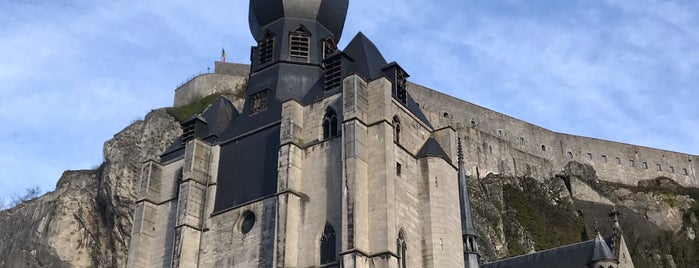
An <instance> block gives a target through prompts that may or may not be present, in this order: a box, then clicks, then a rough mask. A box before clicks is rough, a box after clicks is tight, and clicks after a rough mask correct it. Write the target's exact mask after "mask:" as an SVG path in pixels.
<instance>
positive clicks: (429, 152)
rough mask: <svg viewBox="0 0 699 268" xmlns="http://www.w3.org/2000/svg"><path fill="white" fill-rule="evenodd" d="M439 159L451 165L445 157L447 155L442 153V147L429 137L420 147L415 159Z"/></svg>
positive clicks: (449, 160)
mask: <svg viewBox="0 0 699 268" xmlns="http://www.w3.org/2000/svg"><path fill="white" fill-rule="evenodd" d="M429 156H432V157H441V158H444V160H447V162H449V163H451V159H450V158H449V156H448V155H447V153H445V152H444V149H442V146H440V145H439V143H438V142H437V140H435V139H434V138H432V137H430V138H429V139H427V141H426V142H425V144H424V145H422V148H421V149H420V151H419V152H418V153H417V158H423V157H429Z"/></svg>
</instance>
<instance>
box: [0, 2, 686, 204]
mask: <svg viewBox="0 0 699 268" xmlns="http://www.w3.org/2000/svg"><path fill="white" fill-rule="evenodd" d="M247 3H248V1H245V0H238V1H223V0H214V1H207V3H201V2H195V1H179V0H177V1H162V0H154V1H133V0H124V1H84V0H63V1H46V0H34V1H20V0H2V1H0V40H2V42H0V123H2V125H3V127H2V128H0V147H1V148H2V150H1V152H2V153H0V197H6V198H7V197H11V196H13V195H17V194H19V193H21V192H22V191H23V190H24V189H25V188H27V187H31V186H33V185H38V186H40V187H41V188H42V190H44V191H50V190H53V188H54V186H55V182H56V181H57V180H58V178H59V177H60V175H61V173H62V172H63V171H64V170H66V169H86V168H92V167H95V166H98V165H99V164H100V163H101V162H102V145H103V143H104V141H106V140H108V139H109V138H111V137H112V136H113V135H114V134H115V133H117V132H118V131H119V130H121V129H123V128H124V127H126V126H127V125H129V124H130V123H131V122H132V121H134V120H137V119H141V118H142V117H143V116H144V115H145V114H146V113H147V112H149V111H150V110H151V109H155V108H159V107H165V106H169V105H171V104H172V98H173V93H174V90H175V88H176V87H177V86H178V85H179V84H180V83H182V82H184V81H185V80H186V79H187V78H188V77H190V76H192V75H194V74H196V73H198V72H201V71H206V69H207V67H209V68H213V62H214V61H215V60H218V59H219V57H220V53H221V48H222V47H224V48H225V49H226V51H227V55H228V61H234V62H243V63H246V62H248V59H249V51H250V46H252V45H254V42H253V40H252V38H251V37H250V33H249V28H248V25H247ZM698 14H699V2H697V1H656V0H635V1H628V0H604V1H603V0H600V1H586V0H569V1H568V0H567V1H553V0H548V1H544V0H532V1H516V0H498V1H495V0H482V1H470V0H468V1H466V0H444V1H437V2H435V1H431V0H430V1H428V0H411V1H405V0H382V1H373V0H350V10H349V15H348V18H347V23H346V26H345V31H344V34H343V39H342V40H341V42H340V47H341V48H343V47H344V46H345V45H346V44H347V42H348V41H349V40H350V39H351V38H352V37H353V36H354V34H356V33H357V32H358V31H362V32H364V34H366V35H367V36H368V37H369V38H370V39H372V40H373V41H374V42H375V43H376V45H377V46H378V47H379V49H380V50H381V51H382V52H383V53H384V56H385V57H386V59H387V60H389V61H394V60H395V61H397V62H399V63H400V64H401V65H402V66H403V67H404V68H405V69H406V70H407V71H408V72H409V73H410V74H411V80H412V81H413V82H417V83H420V84H423V85H425V86H428V87H431V88H434V89H437V90H439V91H442V92H444V93H447V94H450V95H454V96H457V97H459V98H461V99H464V100H467V101H470V102H472V103H475V104H478V105H481V106H484V107H487V108H490V109H493V110H496V111H499V112H502V113H505V114H508V115H511V116H514V117H516V118H520V119H522V120H525V121H528V122H531V123H534V124H536V125H539V126H542V127H545V128H548V129H551V130H553V131H558V132H564V133H571V134H577V135H582V136H590V137H595V138H601V139H608V140H614V141H619V142H626V143H632V144H638V145H643V146H650V147H656V148H661V149H667V150H672V151H679V152H684V153H690V154H699V135H697V134H696V133H699V119H698V118H697V117H698V116H699V108H697V107H699V105H697V104H696V101H697V100H699V90H698V87H699V28H697V27H696V25H699V15H698Z"/></svg>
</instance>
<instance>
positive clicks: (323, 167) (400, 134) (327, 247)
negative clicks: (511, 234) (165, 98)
mask: <svg viewBox="0 0 699 268" xmlns="http://www.w3.org/2000/svg"><path fill="white" fill-rule="evenodd" d="M347 8H348V0H251V1H250V13H249V16H250V17H249V20H250V31H251V33H252V35H253V37H254V38H255V40H256V42H257V44H256V46H254V47H252V49H251V54H250V59H251V66H250V76H249V80H248V81H249V82H248V85H247V88H246V92H245V103H244V105H243V108H242V110H236V108H235V107H234V106H233V105H232V102H231V101H230V100H228V99H227V98H225V97H221V98H220V99H218V100H217V101H216V102H215V103H214V104H213V105H211V106H209V107H208V108H207V109H205V111H204V112H202V113H201V114H200V115H196V116H194V117H192V118H191V119H189V120H187V121H185V122H184V123H182V128H183V130H184V134H183V135H182V136H181V137H180V138H179V139H178V140H177V141H175V143H173V145H171V146H170V147H169V148H168V149H167V150H166V152H165V153H164V154H163V155H161V157H160V159H159V160H158V161H155V160H154V161H151V162H148V163H146V164H145V165H144V172H143V177H142V180H141V196H140V197H139V198H140V200H139V201H138V203H137V208H136V212H135V217H134V218H135V222H136V224H135V227H134V231H133V234H132V242H131V247H130V250H129V264H128V267H138V268H140V267H347V268H370V267H371V268H406V267H458V268H462V267H464V255H463V254H464V253H467V257H468V259H467V261H468V262H469V263H471V262H472V263H476V264H477V263H478V256H477V254H478V252H477V248H476V245H475V243H476V232H475V228H474V227H473V221H472V220H471V219H470V218H471V216H470V206H469V202H468V191H467V189H466V188H465V184H462V185H461V187H459V186H460V185H459V179H461V180H464V182H465V174H464V172H465V169H464V167H463V165H464V163H463V157H462V156H461V157H460V159H461V160H460V163H457V162H455V161H453V160H452V159H456V156H457V145H456V140H457V139H456V136H457V135H456V132H455V131H454V129H452V128H451V127H445V128H441V129H435V128H434V127H433V126H432V124H431V123H430V121H429V120H428V119H427V117H426V116H425V115H424V114H423V112H422V111H421V109H420V107H419V105H418V104H417V103H416V102H415V100H414V99H413V97H412V96H411V95H410V94H409V90H408V89H409V86H410V84H409V83H408V82H407V78H408V77H409V75H408V74H407V72H406V71H405V70H403V68H402V67H401V66H400V65H399V64H398V63H396V62H390V63H389V62H387V61H386V60H385V58H384V57H383V55H382V54H381V52H380V51H379V49H378V48H377V47H376V45H375V44H374V43H373V42H372V41H371V40H370V39H369V38H368V37H367V36H365V35H364V34H362V33H358V34H356V35H355V36H354V37H353V38H352V41H350V42H349V44H348V45H347V47H346V48H345V49H344V50H340V49H337V47H336V45H335V44H336V43H337V41H338V40H339V38H340V36H341V34H342V28H343V25H344V21H345V16H346V13H347ZM457 165H458V168H457ZM460 190H462V192H461V193H460ZM460 198H465V199H463V200H461V205H460V202H459V201H460ZM460 209H461V214H460V212H459V211H460ZM464 217H465V219H462V218H464ZM462 224H466V225H463V226H462ZM465 247H466V249H465ZM474 254H475V255H474ZM468 267H476V266H468Z"/></svg>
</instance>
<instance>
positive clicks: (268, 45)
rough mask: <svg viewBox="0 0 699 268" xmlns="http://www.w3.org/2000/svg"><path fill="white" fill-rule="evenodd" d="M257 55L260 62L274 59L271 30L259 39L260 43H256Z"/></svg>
mask: <svg viewBox="0 0 699 268" xmlns="http://www.w3.org/2000/svg"><path fill="white" fill-rule="evenodd" d="M257 57H258V60H259V62H260V64H262V63H267V62H269V61H271V60H272V59H274V34H272V32H269V31H268V32H267V33H265V36H264V37H262V40H260V43H259V44H258V45H257Z"/></svg>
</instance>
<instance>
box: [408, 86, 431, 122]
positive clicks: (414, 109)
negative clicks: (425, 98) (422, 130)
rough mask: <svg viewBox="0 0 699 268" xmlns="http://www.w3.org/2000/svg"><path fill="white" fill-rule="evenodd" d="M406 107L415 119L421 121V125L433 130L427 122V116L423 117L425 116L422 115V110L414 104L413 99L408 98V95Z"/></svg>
mask: <svg viewBox="0 0 699 268" xmlns="http://www.w3.org/2000/svg"><path fill="white" fill-rule="evenodd" d="M406 106H407V107H408V111H410V112H411V113H413V114H414V115H415V116H417V118H418V119H420V121H422V122H423V123H425V125H427V126H428V127H430V128H434V127H433V126H432V124H431V123H430V120H427V116H425V114H423V113H422V110H420V106H418V105H417V103H415V100H414V99H413V97H412V96H410V93H408V103H407V104H406Z"/></svg>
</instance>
